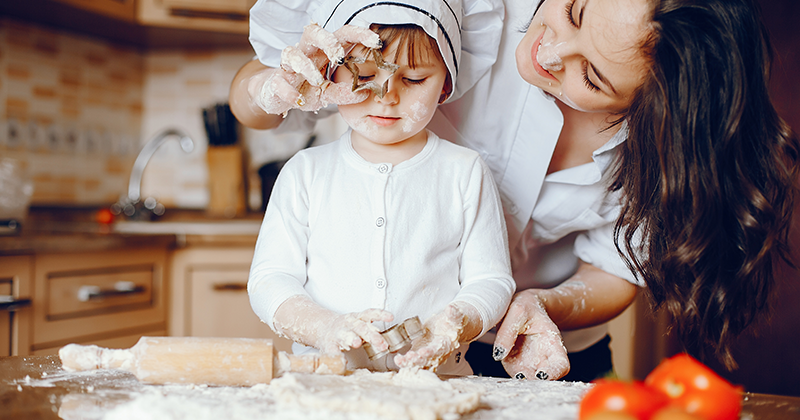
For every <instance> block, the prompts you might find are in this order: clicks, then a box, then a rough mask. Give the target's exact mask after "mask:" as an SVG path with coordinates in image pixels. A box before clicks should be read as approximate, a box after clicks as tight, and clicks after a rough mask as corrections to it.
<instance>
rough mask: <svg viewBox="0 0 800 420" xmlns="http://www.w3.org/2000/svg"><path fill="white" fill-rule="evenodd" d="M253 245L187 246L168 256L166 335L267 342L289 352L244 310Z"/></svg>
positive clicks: (247, 303) (286, 345)
mask: <svg viewBox="0 0 800 420" xmlns="http://www.w3.org/2000/svg"><path fill="white" fill-rule="evenodd" d="M253 249H254V243H253V244H248V246H247V247H244V246H241V247H238V246H227V247H216V246H215V247H189V248H184V249H179V250H176V251H175V253H174V254H173V255H172V264H171V265H172V267H171V270H170V272H171V273H172V281H171V282H170V286H171V294H170V322H169V335H171V336H200V337H244V338H271V339H272V340H273V342H274V345H275V348H277V349H278V350H282V351H291V341H289V340H287V339H285V338H280V337H278V336H277V335H276V334H275V333H274V332H273V331H272V330H271V329H270V328H269V326H267V325H266V324H264V323H262V322H261V320H259V319H258V317H257V316H256V314H255V313H254V312H253V309H252V308H251V307H250V299H249V297H248V295H247V278H248V276H249V274H250V263H251V262H252V260H253Z"/></svg>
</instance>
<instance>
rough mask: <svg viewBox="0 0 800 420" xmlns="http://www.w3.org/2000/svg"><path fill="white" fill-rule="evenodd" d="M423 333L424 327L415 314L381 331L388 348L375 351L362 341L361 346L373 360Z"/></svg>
mask: <svg viewBox="0 0 800 420" xmlns="http://www.w3.org/2000/svg"><path fill="white" fill-rule="evenodd" d="M424 333H425V329H424V328H423V327H422V323H421V322H420V321H419V317H416V316H415V317H413V318H408V319H407V320H405V321H403V322H401V323H400V324H397V325H395V326H393V327H390V328H389V329H387V330H386V331H384V332H382V333H381V336H383V339H384V340H386V343H387V344H389V348H388V349H387V350H385V351H382V352H376V351H375V349H374V348H372V345H370V344H369V343H364V345H363V346H362V347H363V348H364V351H366V352H367V356H369V359H370V360H375V359H378V358H381V357H383V356H385V355H387V354H389V353H394V352H396V351H398V350H400V349H402V348H403V347H405V346H406V345H408V344H411V342H412V341H413V340H415V339H416V338H418V337H422V335H423V334H424Z"/></svg>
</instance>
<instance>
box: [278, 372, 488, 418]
mask: <svg viewBox="0 0 800 420" xmlns="http://www.w3.org/2000/svg"><path fill="white" fill-rule="evenodd" d="M269 388H270V391H271V392H272V394H273V396H274V398H275V401H276V404H277V406H278V407H279V408H285V409H291V408H295V409H296V408H297V407H298V406H299V407H302V409H303V410H324V411H327V412H338V413H348V414H353V415H363V416H365V418H381V419H398V420H400V419H402V420H407V419H409V420H435V419H440V418H458V417H459V415H460V414H465V413H469V412H472V411H474V410H475V409H477V408H478V405H479V403H480V393H479V392H477V391H464V390H459V389H456V388H454V387H453V386H452V385H451V384H450V383H449V382H445V381H442V380H441V379H439V378H438V377H437V376H436V375H435V374H434V373H432V372H430V371H427V370H420V369H416V368H412V369H401V370H400V371H399V372H370V371H367V370H363V369H362V370H357V371H356V372H354V373H353V374H351V375H348V376H328V375H312V374H297V373H289V374H286V375H284V376H283V377H280V378H277V379H273V380H272V382H271V383H270V386H269Z"/></svg>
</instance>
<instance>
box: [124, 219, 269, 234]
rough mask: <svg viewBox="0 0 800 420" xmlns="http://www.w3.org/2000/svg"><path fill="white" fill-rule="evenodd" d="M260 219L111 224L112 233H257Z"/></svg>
mask: <svg viewBox="0 0 800 420" xmlns="http://www.w3.org/2000/svg"><path fill="white" fill-rule="evenodd" d="M260 228H261V221H260V220H225V221H193V222H168V221H159V222H136V221H121V222H116V223H114V224H113V225H112V227H111V229H112V231H113V232H114V233H122V234H128V235H169V234H173V235H258V230H259V229H260Z"/></svg>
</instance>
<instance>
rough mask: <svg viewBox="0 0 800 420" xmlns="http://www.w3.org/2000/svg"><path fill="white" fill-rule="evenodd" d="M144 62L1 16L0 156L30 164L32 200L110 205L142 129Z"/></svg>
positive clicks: (140, 57) (123, 50) (83, 39)
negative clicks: (103, 203) (105, 203)
mask: <svg viewBox="0 0 800 420" xmlns="http://www.w3.org/2000/svg"><path fill="white" fill-rule="evenodd" d="M144 63H145V57H144V56H143V55H142V54H141V53H139V52H137V51H135V50H132V49H127V48H122V47H118V46H115V45H112V44H109V43H106V42H102V41H97V40H92V39H89V38H86V37H80V36H75V35H69V34H66V33H60V32H58V31H53V30H50V29H47V28H45V27H41V26H36V25H30V24H26V23H23V22H20V21H15V20H13V19H9V18H7V17H0V151H1V152H2V155H3V156H8V157H15V158H18V159H20V160H22V161H23V162H25V163H26V164H27V165H26V166H27V171H28V175H29V176H30V177H31V178H32V179H33V181H34V195H33V201H34V202H35V203H47V204H51V203H52V204H73V203H75V204H84V203H100V202H109V201H111V202H113V201H114V200H116V199H117V198H118V197H119V194H120V192H121V191H122V188H123V185H124V182H126V179H127V176H128V173H129V168H130V166H131V164H132V162H133V159H134V157H135V155H134V153H135V150H137V147H138V144H137V143H138V139H139V137H140V132H141V126H142V93H143V89H142V87H143V83H144V72H143V70H144Z"/></svg>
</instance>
